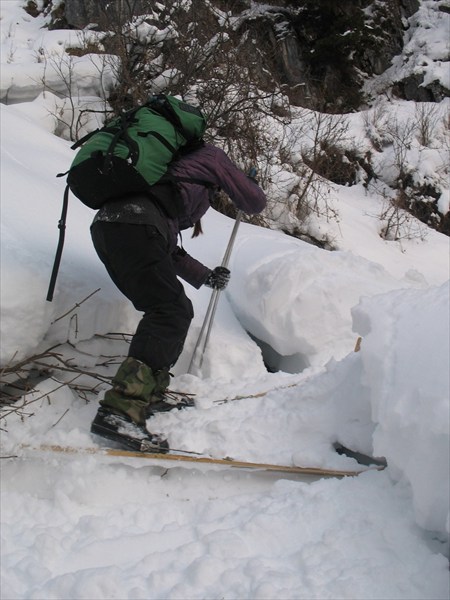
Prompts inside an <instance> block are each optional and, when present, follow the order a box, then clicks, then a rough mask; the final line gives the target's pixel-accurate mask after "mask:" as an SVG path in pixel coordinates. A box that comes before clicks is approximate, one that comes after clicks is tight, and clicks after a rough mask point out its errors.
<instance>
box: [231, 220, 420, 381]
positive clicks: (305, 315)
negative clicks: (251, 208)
mask: <svg viewBox="0 0 450 600" xmlns="http://www.w3.org/2000/svg"><path fill="white" fill-rule="evenodd" d="M232 270H233V278H232V280H231V283H230V286H229V287H230V291H229V296H230V300H231V303H232V306H233V309H234V311H235V313H236V315H237V316H238V318H239V320H240V321H241V323H242V324H243V325H244V327H245V329H247V331H249V332H251V334H252V335H253V336H255V337H256V338H258V339H259V340H262V341H263V342H265V343H266V344H268V345H269V346H270V347H271V348H273V349H274V350H275V351H276V352H277V353H278V354H280V355H281V356H283V357H290V358H291V360H290V363H291V369H292V370H293V371H294V372H295V371H297V372H298V371H300V370H301V368H302V367H304V366H318V365H323V364H324V363H326V362H327V361H328V360H330V359H331V358H335V359H342V358H343V357H344V356H346V355H347V354H348V352H350V351H351V350H352V349H353V347H354V345H355V335H354V333H353V332H352V328H351V314H350V309H351V308H352V307H353V306H354V305H355V304H358V302H359V300H360V298H361V296H366V295H367V296H373V295H376V294H379V293H382V292H385V291H388V290H392V289H396V288H398V287H402V286H405V285H411V284H412V283H413V282H411V281H410V282H409V283H407V282H405V281H403V282H400V281H399V280H398V279H395V278H394V277H392V276H391V275H390V274H389V273H388V272H387V271H386V270H385V269H384V267H383V266H381V265H380V264H376V263H375V262H371V261H368V260H365V259H363V258H360V257H358V256H355V255H354V254H352V253H351V252H328V251H326V250H321V249H320V248H316V247H314V246H311V245H310V244H306V243H305V242H301V241H300V240H296V239H292V238H288V237H286V236H285V235H283V234H280V233H278V234H276V233H274V232H267V233H264V232H257V233H256V231H255V232H251V231H249V230H248V233H246V234H244V235H242V236H241V237H240V238H239V243H238V244H237V248H236V250H235V251H234V259H233V263H232ZM243 282H245V286H244V285H243ZM295 362H297V365H295ZM296 366H297V368H296Z"/></svg>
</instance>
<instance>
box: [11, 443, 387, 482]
mask: <svg viewBox="0 0 450 600" xmlns="http://www.w3.org/2000/svg"><path fill="white" fill-rule="evenodd" d="M20 448H21V449H22V450H30V451H33V452H52V453H59V454H63V455H76V454H81V455H83V454H85V455H98V456H106V457H115V458H139V459H143V460H146V461H149V462H152V463H154V464H155V465H156V464H158V465H161V466H165V467H167V468H169V467H173V466H180V465H183V464H187V465H188V466H191V467H195V466H202V465H203V466H205V465H206V466H208V465H210V466H217V467H222V468H227V469H243V470H254V471H257V470H258V471H273V472H277V473H286V474H288V473H291V474H299V475H302V474H303V475H317V476H321V477H354V476H356V475H360V474H361V473H365V472H367V471H369V470H382V469H384V468H385V465H373V466H366V467H364V468H361V469H359V468H357V469H355V470H351V469H349V470H341V469H332V468H327V467H300V466H295V465H276V464H271V463H260V462H251V461H243V460H234V459H232V458H213V457H210V456H197V455H194V454H182V453H181V452H170V451H169V452H168V453H154V452H140V451H134V450H124V449H115V448H105V447H100V446H99V447H86V448H82V447H74V446H60V445H56V444H41V445H39V446H32V445H27V444H23V445H21V446H20Z"/></svg>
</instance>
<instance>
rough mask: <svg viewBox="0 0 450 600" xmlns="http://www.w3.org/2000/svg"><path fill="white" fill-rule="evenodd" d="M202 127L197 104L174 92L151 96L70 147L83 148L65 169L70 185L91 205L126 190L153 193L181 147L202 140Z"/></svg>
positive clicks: (124, 192) (128, 191) (203, 118)
mask: <svg viewBox="0 0 450 600" xmlns="http://www.w3.org/2000/svg"><path fill="white" fill-rule="evenodd" d="M205 129H206V119H205V117H204V116H203V114H202V113H201V111H200V110H199V109H198V108H196V107H194V106H191V105H190V104H186V103H185V102H183V101H181V100H178V99H177V98H174V97H173V96H165V95H159V96H154V97H152V98H151V99H150V100H149V101H148V102H147V103H146V104H145V105H143V106H141V107H138V108H135V109H132V110H129V111H128V112H125V113H123V114H122V115H120V116H119V117H117V118H115V119H114V120H112V121H111V122H110V123H108V124H107V125H106V126H105V127H103V128H102V129H98V130H97V131H94V132H92V133H90V134H88V135H87V136H85V137H84V138H82V139H81V140H79V141H78V142H76V143H75V144H74V145H73V146H72V149H76V148H79V147H80V146H81V149H80V150H79V151H78V153H77V155H76V156H75V159H74V161H73V163H72V165H71V167H70V169H69V172H68V177H67V183H68V185H69V188H70V189H71V191H72V192H73V194H74V195H75V196H76V197H77V198H79V199H80V200H81V201H82V202H83V203H84V204H86V205H87V206H89V207H90V208H93V209H98V208H100V207H101V206H102V205H103V204H104V203H105V202H107V201H108V200H114V199H116V198H120V197H123V196H124V195H127V194H131V193H135V192H137V193H138V192H146V191H150V192H151V189H150V188H151V186H152V185H154V184H156V183H158V182H159V181H160V180H161V178H162V177H164V175H165V174H166V172H167V168H168V166H169V164H170V162H171V161H172V160H173V159H174V158H175V157H176V156H177V154H178V153H179V152H180V150H181V149H183V148H184V149H185V150H186V148H192V147H196V146H197V145H198V144H199V143H200V142H201V139H202V136H203V134H204V132H205ZM170 209H171V207H168V210H169V213H170ZM173 216H176V215H173Z"/></svg>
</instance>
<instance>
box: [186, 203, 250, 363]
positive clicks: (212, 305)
mask: <svg viewBox="0 0 450 600" xmlns="http://www.w3.org/2000/svg"><path fill="white" fill-rule="evenodd" d="M241 218H242V211H240V210H239V211H238V213H237V215H236V221H235V223H234V227H233V231H232V232H231V236H230V240H229V242H228V246H227V249H226V250H225V254H224V256H223V260H222V264H221V265H220V266H221V267H225V268H227V267H228V263H229V261H230V256H231V251H232V249H233V245H234V241H235V239H236V235H237V232H238V228H239V223H240V222H241ZM220 291H221V290H216V289H215V290H213V292H212V294H211V298H210V300H209V304H208V309H207V311H206V314H205V318H204V320H203V325H202V328H201V329H200V334H199V336H198V339H197V343H196V344H195V347H194V352H193V353H192V358H191V362H190V364H189V369H188V373H190V374H192V370H193V368H194V364H195V359H196V357H197V353H198V350H199V348H200V344H201V340H202V338H203V334H204V333H205V331H206V335H205V338H204V341H203V347H202V350H201V355H200V361H199V365H198V367H199V368H201V366H202V364H203V358H204V356H205V350H206V346H207V345H208V341H209V336H210V334H211V328H212V324H213V321H214V316H215V314H216V309H217V303H218V301H219V295H220Z"/></svg>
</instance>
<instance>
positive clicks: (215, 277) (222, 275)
mask: <svg viewBox="0 0 450 600" xmlns="http://www.w3.org/2000/svg"><path fill="white" fill-rule="evenodd" d="M230 275H231V273H230V271H229V269H227V268H226V267H216V268H215V269H214V270H213V271H211V272H210V273H209V275H208V277H207V278H206V281H205V285H206V286H208V287H210V288H213V289H214V290H224V289H225V288H226V287H227V284H228V282H229V281H230Z"/></svg>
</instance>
